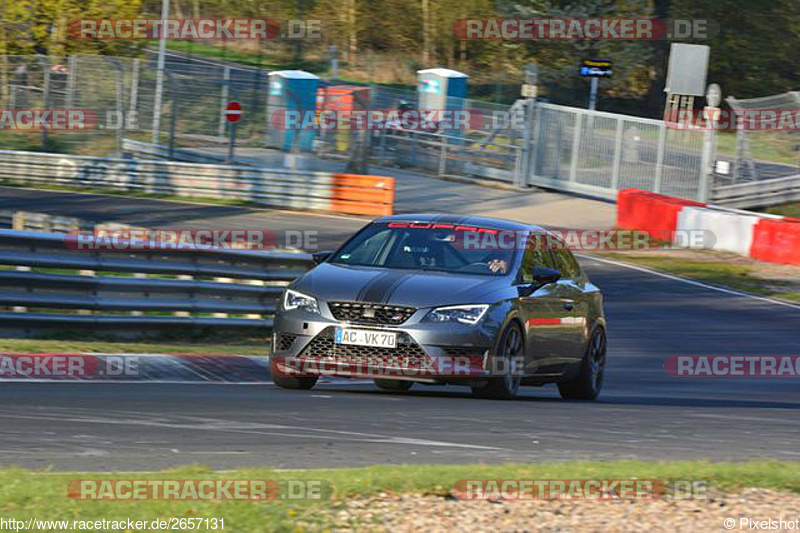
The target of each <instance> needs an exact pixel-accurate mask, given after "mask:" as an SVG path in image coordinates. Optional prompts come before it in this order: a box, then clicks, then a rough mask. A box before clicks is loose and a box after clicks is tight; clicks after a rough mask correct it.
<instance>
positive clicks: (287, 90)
mask: <svg viewBox="0 0 800 533" xmlns="http://www.w3.org/2000/svg"><path fill="white" fill-rule="evenodd" d="M318 86H319V77H317V76H315V75H314V74H311V73H310V72H306V71H304V70H277V71H275V72H270V73H269V95H268V98H267V105H268V106H269V110H270V114H271V116H272V117H271V119H270V120H271V123H272V124H273V126H274V125H275V124H276V122H280V121H279V120H278V121H276V120H275V119H274V117H275V113H280V112H287V111H298V112H299V116H300V121H301V123H302V122H303V121H304V120H306V121H307V120H308V118H309V117H308V114H313V113H315V112H316V110H317V87H318ZM284 120H285V118H284ZM315 138H316V131H315V130H297V129H280V128H276V127H272V128H270V141H271V142H270V144H272V145H273V146H278V147H280V148H281V149H283V150H285V151H287V152H288V151H291V149H292V145H293V143H297V145H298V146H297V147H298V148H299V149H300V150H301V151H307V152H310V151H311V149H312V148H313V146H314V139H315Z"/></svg>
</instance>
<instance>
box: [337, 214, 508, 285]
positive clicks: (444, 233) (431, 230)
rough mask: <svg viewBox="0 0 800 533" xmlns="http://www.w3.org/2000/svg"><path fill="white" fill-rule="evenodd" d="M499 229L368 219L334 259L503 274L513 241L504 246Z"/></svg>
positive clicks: (415, 267) (492, 274) (373, 265)
mask: <svg viewBox="0 0 800 533" xmlns="http://www.w3.org/2000/svg"><path fill="white" fill-rule="evenodd" d="M499 233H500V231H499V230H496V229H493V228H479V227H474V226H460V225H455V224H442V223H414V222H389V223H375V224H370V225H369V226H367V227H366V228H364V230H362V231H361V232H360V233H358V234H357V235H356V236H355V237H354V238H353V239H352V240H351V241H349V242H348V243H346V244H345V245H344V246H343V247H342V248H341V249H339V250H338V251H337V252H336V254H335V255H334V257H333V258H332V260H331V262H333V263H338V264H345V265H352V266H371V267H382V268H396V269H411V270H431V271H439V272H453V273H459V274H478V275H487V276H502V275H505V274H508V273H509V271H510V269H511V266H512V265H513V260H514V253H515V252H514V250H513V246H506V247H505V248H502V249H501V248H500V247H499V246H498V239H497V235H498V234H499Z"/></svg>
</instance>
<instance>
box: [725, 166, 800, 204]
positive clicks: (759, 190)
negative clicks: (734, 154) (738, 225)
mask: <svg viewBox="0 0 800 533" xmlns="http://www.w3.org/2000/svg"><path fill="white" fill-rule="evenodd" d="M711 194H712V201H713V202H714V203H716V204H720V205H724V206H727V207H736V208H740V209H741V208H752V207H763V206H769V205H776V204H783V203H787V202H796V201H800V174H798V175H795V176H787V177H785V178H775V179H769V180H760V181H750V182H746V183H737V184H735V185H718V186H716V187H714V188H713V189H712V193H711Z"/></svg>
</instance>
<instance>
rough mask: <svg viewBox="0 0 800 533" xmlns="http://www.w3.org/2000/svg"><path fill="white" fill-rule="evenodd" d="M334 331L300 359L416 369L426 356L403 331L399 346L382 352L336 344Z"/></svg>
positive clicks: (312, 344) (313, 343)
mask: <svg viewBox="0 0 800 533" xmlns="http://www.w3.org/2000/svg"><path fill="white" fill-rule="evenodd" d="M333 335H334V328H326V329H325V330H323V331H322V332H321V333H320V334H319V335H317V336H316V337H314V339H313V340H312V341H311V342H310V343H308V345H307V346H306V347H305V348H304V349H303V352H302V353H301V354H300V356H301V357H302V356H308V357H320V358H325V357H334V358H335V360H336V362H338V363H343V364H372V365H374V364H380V365H386V366H401V365H403V366H415V365H418V364H419V362H420V361H422V360H423V359H425V358H426V357H427V356H426V355H425V352H424V351H423V349H422V347H421V346H420V345H419V344H417V343H416V342H414V340H413V339H412V338H411V337H410V336H409V335H408V334H407V333H404V332H402V331H399V332H397V346H395V347H394V348H381V347H377V346H358V345H355V344H335V343H334V342H333Z"/></svg>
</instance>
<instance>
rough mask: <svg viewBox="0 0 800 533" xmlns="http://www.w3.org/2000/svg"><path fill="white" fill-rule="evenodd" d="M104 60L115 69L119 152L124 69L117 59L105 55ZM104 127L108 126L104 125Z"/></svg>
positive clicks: (123, 95)
mask: <svg viewBox="0 0 800 533" xmlns="http://www.w3.org/2000/svg"><path fill="white" fill-rule="evenodd" d="M106 60H107V61H108V62H109V63H111V64H112V65H114V68H116V70H117V106H116V112H117V118H118V119H119V120H120V123H119V127H118V128H117V147H118V148H119V151H120V153H122V140H123V139H124V138H125V103H124V100H125V87H124V85H125V80H124V76H125V69H124V68H123V66H122V63H121V62H120V61H119V60H118V59H114V58H113V57H106ZM106 127H108V126H107V125H106Z"/></svg>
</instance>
